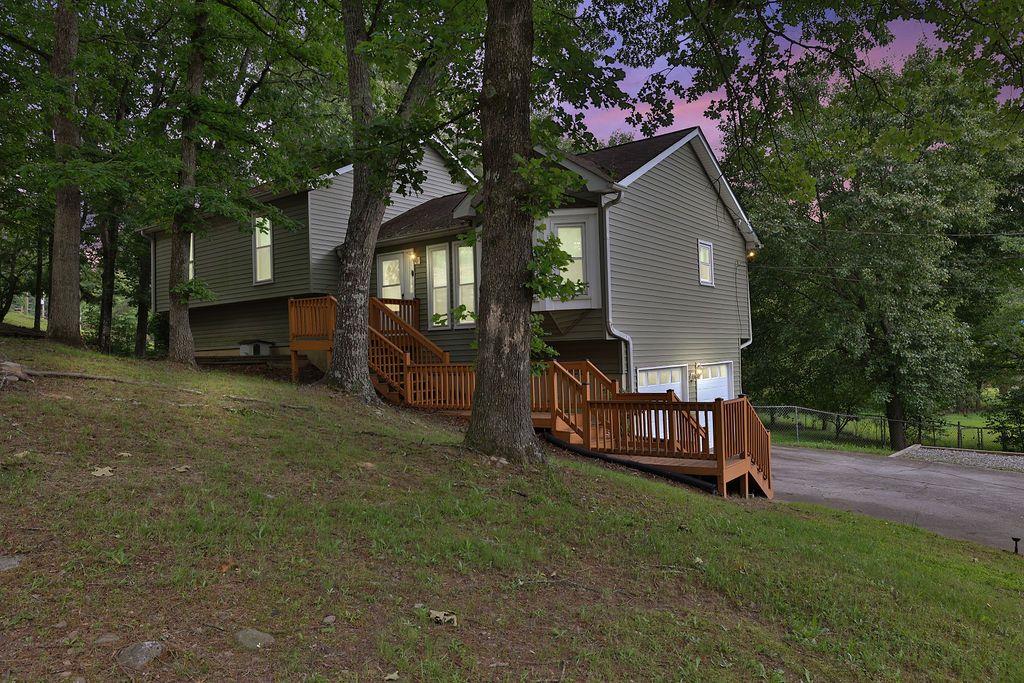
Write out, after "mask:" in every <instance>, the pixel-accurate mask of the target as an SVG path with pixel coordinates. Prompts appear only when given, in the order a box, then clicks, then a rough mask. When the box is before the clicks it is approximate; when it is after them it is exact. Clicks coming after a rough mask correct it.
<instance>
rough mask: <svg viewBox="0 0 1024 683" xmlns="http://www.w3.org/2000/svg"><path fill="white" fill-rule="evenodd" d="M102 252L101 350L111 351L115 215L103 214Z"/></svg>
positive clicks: (116, 231)
mask: <svg viewBox="0 0 1024 683" xmlns="http://www.w3.org/2000/svg"><path fill="white" fill-rule="evenodd" d="M99 230H100V253H101V256H102V261H103V272H102V274H101V275H100V330H99V344H100V351H102V352H103V353H110V349H111V344H110V330H111V327H112V324H113V322H112V321H113V317H114V280H115V276H116V274H117V242H118V235H119V233H120V224H119V221H118V220H117V219H116V218H115V217H114V216H110V215H108V216H103V217H102V218H101V219H100V221H99Z"/></svg>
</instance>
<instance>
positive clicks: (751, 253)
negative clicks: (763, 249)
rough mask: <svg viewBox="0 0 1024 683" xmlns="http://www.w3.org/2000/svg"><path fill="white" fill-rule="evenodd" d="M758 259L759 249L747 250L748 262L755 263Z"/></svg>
mask: <svg viewBox="0 0 1024 683" xmlns="http://www.w3.org/2000/svg"><path fill="white" fill-rule="evenodd" d="M756 258H757V249H747V260H748V261H753V260H754V259H756Z"/></svg>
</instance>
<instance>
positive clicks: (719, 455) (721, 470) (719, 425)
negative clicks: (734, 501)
mask: <svg viewBox="0 0 1024 683" xmlns="http://www.w3.org/2000/svg"><path fill="white" fill-rule="evenodd" d="M724 407H725V402H724V401H723V400H722V399H720V398H716V399H715V405H714V408H712V410H711V415H712V418H713V420H714V423H715V424H714V435H715V460H717V461H718V491H719V493H721V494H722V498H727V497H728V496H727V494H726V490H725V487H726V482H725V410H724Z"/></svg>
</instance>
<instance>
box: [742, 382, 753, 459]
mask: <svg viewBox="0 0 1024 683" xmlns="http://www.w3.org/2000/svg"><path fill="white" fill-rule="evenodd" d="M750 410H751V408H750V401H748V400H747V397H746V396H744V397H743V437H742V438H743V457H744V458H746V459H747V460H749V459H750V443H749V441H748V439H749V438H750V437H749V433H750V432H749V427H750V423H749V420H750Z"/></svg>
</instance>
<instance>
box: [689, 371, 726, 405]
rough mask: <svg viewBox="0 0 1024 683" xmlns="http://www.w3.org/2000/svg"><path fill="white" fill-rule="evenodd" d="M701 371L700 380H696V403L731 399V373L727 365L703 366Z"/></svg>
mask: <svg viewBox="0 0 1024 683" xmlns="http://www.w3.org/2000/svg"><path fill="white" fill-rule="evenodd" d="M701 370H702V372H701V378H700V379H698V380H697V400H698V401H714V400H715V399H716V398H724V399H730V398H732V377H731V375H732V373H731V372H730V367H729V363H716V364H714V365H705V366H703V367H702V368H701Z"/></svg>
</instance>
